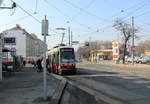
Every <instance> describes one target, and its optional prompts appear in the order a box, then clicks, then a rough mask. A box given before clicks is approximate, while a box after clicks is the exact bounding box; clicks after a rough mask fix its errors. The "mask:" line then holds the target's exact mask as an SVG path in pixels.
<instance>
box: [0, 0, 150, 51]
mask: <svg viewBox="0 0 150 104" xmlns="http://www.w3.org/2000/svg"><path fill="white" fill-rule="evenodd" d="M13 1H14V2H16V3H17V4H18V5H19V6H17V7H16V8H15V9H13V10H8V9H5V10H4V9H0V20H1V22H0V31H3V30H6V29H9V28H12V27H14V26H15V25H16V24H19V25H20V26H21V27H22V28H24V29H26V30H27V31H28V32H29V33H35V34H36V35H37V36H38V37H39V38H40V39H42V40H43V37H42V36H41V24H40V23H39V22H38V21H41V20H42V19H44V16H45V15H46V16H47V19H48V20H49V34H50V36H48V37H47V44H48V47H49V48H51V47H53V46H55V45H56V44H59V43H60V41H61V38H62V33H63V32H65V38H64V43H68V34H67V29H68V27H70V28H71V31H72V33H73V40H75V41H79V43H80V44H79V45H82V44H83V43H84V42H85V41H94V40H104V41H105V40H110V41H114V40H117V41H118V40H119V41H121V40H120V38H119V37H120V36H119V32H118V31H116V30H115V29H114V27H112V25H113V23H114V21H115V20H116V19H117V18H122V19H123V20H124V21H125V22H127V23H131V17H132V16H134V17H135V27H138V28H139V31H140V32H139V33H137V35H138V36H139V37H140V38H139V39H137V40H136V41H143V40H145V39H148V38H150V35H149V33H150V29H149V28H150V19H149V18H150V0H13ZM11 4H12V2H11V0H3V3H2V5H1V7H9V6H11ZM20 8H23V9H24V10H25V11H26V12H28V13H29V14H31V15H32V16H33V17H35V18H36V19H38V21H37V20H35V19H34V18H33V17H31V16H29V15H28V14H27V13H25V12H24V11H23V10H21V9H20ZM62 27H63V28H66V30H65V31H62V30H56V28H62ZM74 47H76V46H74Z"/></svg>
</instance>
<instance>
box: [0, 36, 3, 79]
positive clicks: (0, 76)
mask: <svg viewBox="0 0 150 104" xmlns="http://www.w3.org/2000/svg"><path fill="white" fill-rule="evenodd" d="M2 43H3V39H2V34H0V81H2V79H3V78H2V76H3V75H2V54H3V53H2V49H3V48H2Z"/></svg>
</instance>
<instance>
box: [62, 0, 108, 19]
mask: <svg viewBox="0 0 150 104" xmlns="http://www.w3.org/2000/svg"><path fill="white" fill-rule="evenodd" d="M64 1H65V2H66V3H68V4H69V5H71V6H72V7H74V8H76V9H78V10H80V11H82V12H84V13H86V14H87V15H89V16H92V17H95V18H96V19H98V20H99V21H101V22H110V21H109V20H107V19H104V18H101V17H99V16H97V15H95V14H93V13H91V12H89V11H87V10H85V9H84V8H81V7H79V6H77V5H75V4H73V3H72V2H70V1H68V0H64Z"/></svg>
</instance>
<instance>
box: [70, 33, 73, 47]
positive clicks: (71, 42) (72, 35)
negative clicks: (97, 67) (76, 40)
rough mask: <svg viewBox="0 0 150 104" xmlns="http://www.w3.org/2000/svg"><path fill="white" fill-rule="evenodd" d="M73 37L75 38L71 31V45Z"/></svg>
mask: <svg viewBox="0 0 150 104" xmlns="http://www.w3.org/2000/svg"><path fill="white" fill-rule="evenodd" d="M72 39H73V34H72V31H71V39H70V40H71V47H72Z"/></svg>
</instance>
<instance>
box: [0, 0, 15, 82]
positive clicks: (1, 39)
mask: <svg viewBox="0 0 150 104" xmlns="http://www.w3.org/2000/svg"><path fill="white" fill-rule="evenodd" d="M1 3H2V1H1ZM1 3H0V5H1ZM14 8H16V3H15V2H13V4H12V6H11V7H0V9H14ZM2 35H3V33H0V81H2V80H3V77H2V76H3V74H2V73H3V72H2V71H3V69H2V54H3V52H2V50H3V42H4V41H3V36H2Z"/></svg>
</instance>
